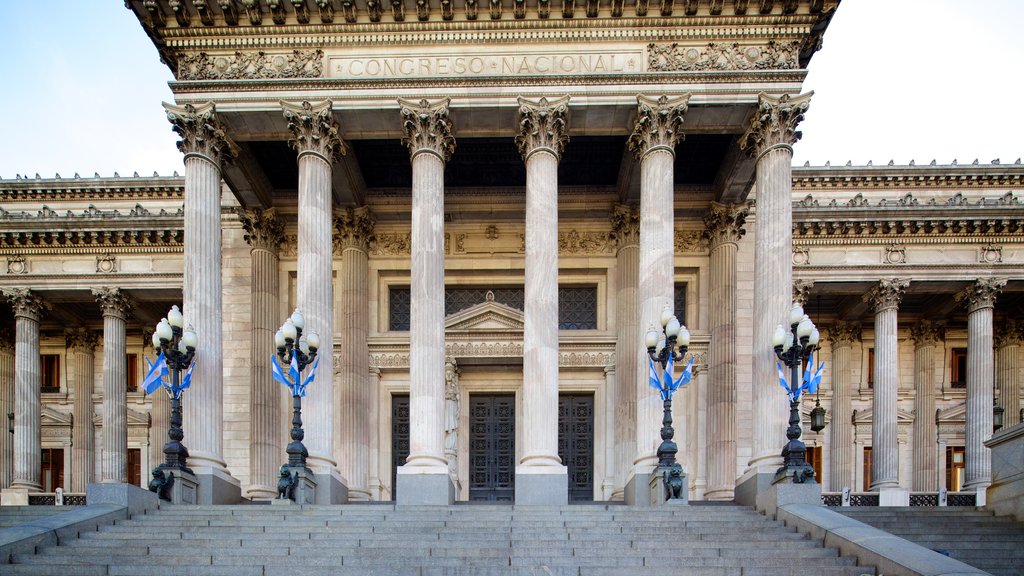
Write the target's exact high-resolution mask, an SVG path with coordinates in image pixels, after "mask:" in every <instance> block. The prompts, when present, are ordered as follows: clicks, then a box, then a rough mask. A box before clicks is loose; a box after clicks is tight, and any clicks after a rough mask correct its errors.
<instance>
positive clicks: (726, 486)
mask: <svg viewBox="0 0 1024 576" xmlns="http://www.w3.org/2000/svg"><path fill="white" fill-rule="evenodd" d="M747 213H748V209H747V207H746V206H745V205H731V206H730V205H725V204H719V203H717V202H712V203H711V211H710V212H708V214H707V215H705V216H704V226H705V228H706V230H705V232H704V235H705V237H706V238H707V239H708V240H709V241H710V246H711V255H710V256H711V258H710V269H709V272H710V283H709V287H708V295H709V296H710V302H709V304H710V306H709V307H708V312H709V314H708V316H709V320H710V322H709V324H710V328H711V346H710V348H709V349H708V379H709V381H710V382H711V386H710V387H708V389H707V438H708V442H707V452H706V454H707V456H706V458H707V482H708V484H707V490H706V491H705V492H704V498H705V499H707V500H732V499H733V495H734V490H735V487H736V251H737V250H738V246H737V242H739V240H740V238H742V237H743V235H744V234H745V233H746V230H744V229H743V225H744V223H745V222H746V219H747Z"/></svg>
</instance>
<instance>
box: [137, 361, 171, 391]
mask: <svg viewBox="0 0 1024 576" xmlns="http://www.w3.org/2000/svg"><path fill="white" fill-rule="evenodd" d="M143 358H145V356H143ZM145 360H146V365H147V368H148V371H147V372H146V377H145V379H143V380H142V388H143V389H144V390H145V391H146V394H152V393H153V392H155V391H156V390H157V389H159V388H160V386H166V385H167V384H166V383H165V381H164V378H165V377H167V375H168V371H167V359H166V358H164V353H163V352H161V353H160V354H159V355H158V356H157V357H156V361H155V362H150V361H149V358H145Z"/></svg>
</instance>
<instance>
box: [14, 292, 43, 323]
mask: <svg viewBox="0 0 1024 576" xmlns="http://www.w3.org/2000/svg"><path fill="white" fill-rule="evenodd" d="M3 295H4V297H5V298H7V301H8V302H10V303H11V307H12V308H14V316H15V318H17V317H19V316H20V317H22V318H28V319H30V320H35V321H36V322H38V321H39V318H40V317H41V316H42V315H43V310H44V309H45V308H46V307H47V306H46V303H45V302H44V301H43V299H42V298H40V297H39V296H38V295H37V294H36V293H35V292H32V290H30V289H28V288H4V289H3Z"/></svg>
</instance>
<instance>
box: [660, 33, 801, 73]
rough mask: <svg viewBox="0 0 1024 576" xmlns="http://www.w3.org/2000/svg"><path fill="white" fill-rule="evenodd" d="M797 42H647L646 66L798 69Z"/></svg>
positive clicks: (680, 69)
mask: <svg viewBox="0 0 1024 576" xmlns="http://www.w3.org/2000/svg"><path fill="white" fill-rule="evenodd" d="M799 54H800V42H796V41H793V42H776V41H775V40H771V41H769V42H768V43H767V44H762V45H754V44H739V43H737V42H734V43H731V44H730V43H722V42H711V43H709V44H707V45H705V46H680V45H679V44H675V43H673V44H660V45H659V44H649V45H648V46H647V68H648V69H649V70H652V71H659V72H690V71H698V70H792V69H796V68H799V67H800V66H799V64H798V63H797V57H798V56H799Z"/></svg>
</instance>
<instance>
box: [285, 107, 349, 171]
mask: <svg viewBox="0 0 1024 576" xmlns="http://www.w3.org/2000/svg"><path fill="white" fill-rule="evenodd" d="M333 107H334V103H333V102H331V101H330V100H324V101H322V102H317V103H316V104H311V103H310V102H309V101H304V102H302V103H299V104H296V103H294V102H285V101H284V100H281V108H282V109H283V110H284V119H285V120H287V121H288V129H289V130H291V132H292V134H293V135H294V136H295V137H294V138H292V139H290V140H288V145H289V146H291V147H292V148H293V149H294V150H295V151H296V152H298V153H299V157H302V155H303V154H316V155H317V156H319V157H321V158H323V159H324V161H326V162H327V163H328V164H333V163H335V162H338V161H339V160H341V157H342V156H344V155H345V154H346V153H347V152H348V148H347V146H345V143H344V142H343V141H342V140H341V136H340V131H339V129H338V123H337V122H335V121H334V114H333V112H332V108H333Z"/></svg>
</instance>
